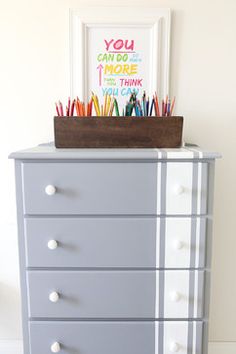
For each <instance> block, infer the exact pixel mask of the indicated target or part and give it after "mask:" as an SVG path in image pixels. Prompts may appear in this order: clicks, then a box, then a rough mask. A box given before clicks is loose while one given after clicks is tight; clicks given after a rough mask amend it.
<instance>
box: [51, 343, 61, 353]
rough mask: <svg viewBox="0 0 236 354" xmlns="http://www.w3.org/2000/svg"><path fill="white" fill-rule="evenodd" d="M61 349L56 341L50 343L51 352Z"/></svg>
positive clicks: (57, 351)
mask: <svg viewBox="0 0 236 354" xmlns="http://www.w3.org/2000/svg"><path fill="white" fill-rule="evenodd" d="M60 350H61V346H60V343H58V342H55V343H53V344H52V345H51V352H52V353H59V352H60Z"/></svg>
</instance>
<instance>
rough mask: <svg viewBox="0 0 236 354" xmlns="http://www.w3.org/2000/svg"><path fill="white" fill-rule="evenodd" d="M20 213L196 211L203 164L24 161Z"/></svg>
mask: <svg viewBox="0 0 236 354" xmlns="http://www.w3.org/2000/svg"><path fill="white" fill-rule="evenodd" d="M22 168H23V200H24V203H23V204H24V213H25V214H35V215H36V214H59V215H60V214H65V215H66V214H72V215H74V214H81V215H86V214H88V215H96V214H100V215H104V214H107V215H109V214H110V215H112V214H120V215H122V214H130V215H135V214H137V215H140V214H141V215H142V214H143V215H145V214H147V215H156V214H158V215H159V214H160V215H172V214H174V215H184V214H186V215H192V214H193V215H199V214H206V212H207V209H206V207H207V198H206V195H207V164H206V163H192V162H178V163H177V162H168V163H154V162H153V163H152V162H148V163H142V162H138V163H127V162H126V163H122V162H115V163H114V162H110V163H103V162H93V163H84V162H83V163H82V162H77V163H63V162H61V163H56V162H55V163H24V164H23V165H22Z"/></svg>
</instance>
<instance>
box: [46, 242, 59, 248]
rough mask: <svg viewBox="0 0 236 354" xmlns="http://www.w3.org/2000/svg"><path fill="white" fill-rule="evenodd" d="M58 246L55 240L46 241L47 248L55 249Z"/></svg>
mask: <svg viewBox="0 0 236 354" xmlns="http://www.w3.org/2000/svg"><path fill="white" fill-rule="evenodd" d="M57 247H58V242H57V241H56V240H50V241H48V248H49V249H50V250H55V249H56V248H57Z"/></svg>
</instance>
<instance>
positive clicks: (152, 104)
mask: <svg viewBox="0 0 236 354" xmlns="http://www.w3.org/2000/svg"><path fill="white" fill-rule="evenodd" d="M153 106H154V98H153V99H152V103H151V108H150V117H151V116H152V110H153Z"/></svg>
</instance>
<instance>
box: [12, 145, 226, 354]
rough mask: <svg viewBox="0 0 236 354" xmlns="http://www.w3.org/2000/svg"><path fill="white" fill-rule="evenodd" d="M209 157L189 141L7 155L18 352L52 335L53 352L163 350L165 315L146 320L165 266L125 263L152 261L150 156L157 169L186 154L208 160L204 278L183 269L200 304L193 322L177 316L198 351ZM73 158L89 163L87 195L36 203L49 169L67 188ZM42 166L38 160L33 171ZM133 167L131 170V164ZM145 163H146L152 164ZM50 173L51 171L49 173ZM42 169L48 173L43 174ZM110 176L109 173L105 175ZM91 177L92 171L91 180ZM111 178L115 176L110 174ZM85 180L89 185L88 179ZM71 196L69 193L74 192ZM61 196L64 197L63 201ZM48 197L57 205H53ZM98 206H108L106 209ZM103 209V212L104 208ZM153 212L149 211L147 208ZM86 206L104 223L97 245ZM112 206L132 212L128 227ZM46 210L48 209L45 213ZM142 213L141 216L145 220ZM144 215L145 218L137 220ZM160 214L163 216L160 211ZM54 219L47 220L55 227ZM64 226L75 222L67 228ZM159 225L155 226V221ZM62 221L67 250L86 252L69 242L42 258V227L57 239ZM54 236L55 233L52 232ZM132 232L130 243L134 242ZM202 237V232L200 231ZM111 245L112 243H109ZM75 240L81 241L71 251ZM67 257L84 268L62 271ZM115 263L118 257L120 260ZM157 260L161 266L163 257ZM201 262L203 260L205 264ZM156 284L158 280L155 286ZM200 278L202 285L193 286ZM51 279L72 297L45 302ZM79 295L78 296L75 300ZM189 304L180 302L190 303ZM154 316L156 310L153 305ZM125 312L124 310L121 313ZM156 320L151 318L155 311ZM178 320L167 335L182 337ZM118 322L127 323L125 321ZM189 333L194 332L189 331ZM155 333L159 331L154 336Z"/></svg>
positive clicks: (34, 348)
mask: <svg viewBox="0 0 236 354" xmlns="http://www.w3.org/2000/svg"><path fill="white" fill-rule="evenodd" d="M218 157H220V155H219V154H217V153H209V152H206V151H204V150H201V149H199V148H198V147H196V146H188V147H185V148H182V149H129V150H127V149H74V150H73V149H64V150H61V149H60V150H57V149H55V148H54V147H53V145H44V146H39V147H37V148H33V149H28V150H25V151H21V152H17V153H13V154H11V156H10V158H15V159H16V160H17V161H16V191H17V217H18V239H19V253H20V254H19V256H20V257H19V258H20V278H21V297H22V319H23V336H24V354H42V353H43V354H47V353H48V354H49V353H51V351H50V345H51V344H52V343H53V342H54V341H55V340H58V339H59V340H62V341H63V345H64V346H62V350H61V353H62V354H85V353H86V354H94V352H96V354H111V353H112V354H120V353H121V352H122V354H143V353H147V354H154V353H155V354H163V353H165V352H166V349H165V344H166V343H165V340H166V339H165V338H166V335H167V333H168V324H169V323H170V322H169V321H164V322H152V319H153V318H154V317H155V310H156V309H157V308H159V309H161V304H163V306H164V305H165V306H166V302H167V298H168V293H166V292H165V289H166V286H167V284H166V283H165V281H166V279H165V278H166V275H167V272H169V271H168V270H166V269H165V270H162V271H160V272H159V273H156V272H154V271H153V270H148V271H147V270H146V271H145V270H141V269H137V270H135V271H132V270H131V269H129V268H132V267H134V268H135V267H136V266H137V267H139V265H140V267H141V268H142V267H143V268H145V264H146V265H148V264H153V261H154V258H153V257H154V250H153V249H155V252H156V247H155V246H156V244H155V245H153V239H154V240H156V239H158V236H157V235H158V233H157V234H156V237H155V238H154V236H153V229H154V224H153V220H154V218H153V217H152V216H153V214H156V213H155V212H156V202H157V201H156V197H157V193H156V185H157V176H156V173H157V171H156V165H157V164H156V162H158V161H162V162H163V164H162V165H163V166H164V165H166V164H165V162H171V161H176V162H178V163H179V164H180V166H179V168H180V169H181V164H182V163H185V162H188V161H194V162H199V161H202V162H206V163H207V164H208V166H209V176H208V186H207V187H208V189H207V193H208V209H204V213H205V212H206V210H207V212H208V215H206V216H205V217H206V220H207V249H206V250H205V254H206V258H207V259H206V260H207V261H206V268H205V270H206V280H205V283H204V282H203V272H202V271H200V270H199V271H196V272H194V275H191V274H193V272H192V271H190V273H188V271H185V272H187V273H188V274H189V279H199V284H200V287H199V288H198V289H196V293H197V294H198V297H199V300H200V301H199V302H200V306H199V308H198V309H197V314H198V315H199V316H201V319H202V321H203V322H200V321H199V322H198V321H193V322H191V321H190V316H189V317H187V318H186V320H188V321H189V322H188V324H187V328H188V331H187V333H186V336H187V337H188V343H190V345H189V347H188V353H189V354H190V353H191V354H207V341H208V315H209V288H210V259H211V235H212V215H211V214H212V195H213V175H214V162H213V160H214V159H215V158H218ZM18 160H20V161H18ZM49 162H50V163H49ZM81 162H83V166H85V165H86V166H89V165H90V166H93V167H91V170H89V168H90V167H86V168H85V169H84V173H83V174H82V175H83V176H82V177H83V183H84V184H83V188H84V189H83V192H86V193H88V199H87V195H86V197H85V199H83V207H81V205H79V206H78V204H77V203H78V200H77V201H75V200H73V197H72V195H70V193H68V192H67V193H66V195H65V194H64V195H60V198H61V199H60V198H59V200H60V203H58V200H57V202H56V203H55V202H54V201H52V200H51V202H48V200H47V199H46V200H47V202H46V203H45V199H44V197H42V195H43V193H42V191H43V189H44V187H45V185H44V182H47V184H49V183H48V181H47V177H48V176H49V177H51V176H56V178H58V180H56V182H57V181H59V186H61V185H62V186H63V185H64V183H66V184H67V183H68V184H67V185H70V186H71V185H72V186H73V183H74V185H76V183H77V181H76V179H77V177H78V176H77V175H76V173H75V174H74V171H75V170H76V171H77V170H78V165H80V167H81ZM72 163H73V164H74V167H73V168H72V170H70V171H68V170H67V169H66V168H67V167H68V166H70V165H72ZM97 164H100V165H99V168H98V169H97V167H96V168H95V165H96V166H97ZM109 165H110V168H111V170H112V171H113V172H112V173H113V175H112V177H113V178H114V181H111V179H110V178H107V179H105V180H104V167H105V166H109ZM137 165H138V166H137ZM22 166H24V168H22ZM26 166H28V167H26ZM42 166H44V168H43V169H42ZM57 166H58V167H57ZM76 166H77V167H76ZM115 166H116V167H115ZM118 166H122V168H121V169H119V168H118ZM126 166H128V167H126ZM134 166H137V167H135V168H133V167H134ZM153 166H155V168H154V167H153ZM113 167H114V168H113ZM141 167H142V168H141ZM106 168H107V169H109V167H105V172H107V171H108V170H107V169H106ZM57 169H58V170H57ZM40 171H41V172H40ZM53 171H55V172H56V174H55V173H54V172H53ZM85 171H86V172H85ZM127 171H128V173H127ZM26 172H27V173H26ZM48 172H50V173H49V175H48ZM110 176H111V175H110V174H109V177H110ZM163 176H164V174H163ZM94 177H96V179H95V178H94ZM117 177H119V178H118V180H117ZM37 178H38V180H37ZM34 180H35V181H36V182H37V181H38V182H39V184H38V185H37V183H36V184H35V183H34ZM94 180H95V183H94ZM73 181H74V182H73ZM127 181H128V186H127V189H126V188H124V190H122V189H121V185H122V186H123V185H124V184H125V182H127ZM134 181H135V183H134ZM52 182H53V181H52ZM88 182H89V183H88ZM91 182H93V186H92V183H91ZM99 182H100V183H99ZM50 183H51V181H50ZM71 183H72V184H71ZM101 184H103V185H104V184H106V185H107V186H106V188H105V189H104V186H103V187H101ZM164 185H165V181H164V183H163V186H164ZM35 186H36V188H35ZM88 187H89V188H88ZM107 187H108V188H107ZM37 188H38V189H37ZM102 188H103V189H102ZM39 189H40V192H39ZM59 191H60V188H59ZM61 191H62V189H61ZM97 191H98V193H97ZM77 192H78V190H77ZM92 192H94V195H92ZM95 192H96V193H97V194H96V193H95ZM104 193H106V195H109V198H107V199H106V200H104ZM95 194H96V196H95ZM57 196H58V195H57ZM79 196H80V195H79ZM97 196H99V197H100V200H99V201H98V198H96V197H97ZM77 197H78V195H77V196H76V198H77ZM83 197H84V196H83ZM48 198H51V197H48ZM63 198H65V199H66V201H65V199H63ZM161 203H162V206H163V205H165V191H163V193H162V201H161ZM55 204H60V205H56V206H55ZM63 204H64V206H63ZM91 205H92V206H91ZM80 208H81V209H80ZM108 209H109V212H107V211H108ZM110 210H111V211H112V212H111V213H110ZM121 210H122V213H121ZM153 210H155V212H154V213H153ZM85 211H86V218H87V219H86V220H87V224H86V225H87V226H85V224H84V225H83V230H84V231H85V230H86V235H85V233H84V234H83V235H81V234H79V235H78V234H77V233H73V230H75V228H76V225H77V222H79V221H82V220H85V218H83V213H84V212H85ZM26 213H27V214H31V213H32V214H34V213H35V216H34V217H29V215H25V214H26ZM50 213H53V214H57V215H55V216H54V217H53V218H51V217H49V216H50V215H49V214H50ZM87 213H88V215H87ZM93 213H95V214H96V213H97V214H99V215H100V219H101V220H103V221H105V220H107V224H106V228H105V230H106V232H105V233H102V229H103V227H101V228H100V227H99V226H97V228H96V229H97V234H98V235H99V236H98V237H99V239H100V242H101V244H100V245H99V240H98V239H96V240H95V239H94V235H92V231H93V227H94V226H93V225H89V222H91V220H93V219H94V216H93V215H91V214H93ZM120 213H121V215H124V214H131V215H135V214H137V215H136V217H135V218H134V219H136V220H137V225H136V226H134V225H133V224H132V226H131V223H130V224H129V219H131V218H130V215H127V217H126V218H125V217H122V218H121V217H120V216H119V217H118V214H120ZM176 213H178V211H176ZM47 214H48V215H49V216H47ZM62 214H63V215H62ZM64 214H65V215H67V217H65V215H64ZM75 214H76V218H75ZM110 214H113V216H110V217H108V215H110ZM142 214H145V216H146V219H145V217H144V215H142ZM60 215H61V217H60ZM105 215H106V216H105ZM138 215H139V216H138ZM46 216H47V217H46ZM113 219H115V220H121V221H122V226H121V224H119V223H118V222H117V224H116V226H112V225H114V224H113V222H112V221H113ZM144 219H145V220H147V221H148V222H147V223H146V221H145V222H143V220H144ZM108 220H109V221H108ZM161 220H165V219H164V218H163V217H161ZM193 220H194V219H193ZM56 221H57V223H56V224H55V222H56ZM42 222H43V226H42ZM74 223H75V224H76V225H74V226H73V224H74ZM101 224H102V222H101ZM193 224H194V222H193ZM55 225H56V227H55ZM68 225H70V226H68ZM88 225H89V226H88ZM161 225H164V224H163V223H161ZM111 227H113V229H114V230H116V231H114V232H113V233H112V236H111V240H109V241H110V243H109V241H108V237H109V236H108V232H109V229H110V228H111ZM66 228H67V230H69V231H70V230H71V234H70V235H69V236H68V237H71V240H74V241H75V244H76V245H77V242H78V246H79V247H78V249H77V251H81V250H82V249H83V247H86V253H84V254H83V257H82V258H81V259H79V254H76V252H75V253H73V255H72V253H71V252H72V249H70V248H67V249H65V248H63V252H64V251H65V253H61V255H60V257H57V256H53V258H51V259H49V257H48V258H47V256H46V254H45V250H44V249H43V243H44V241H46V239H47V237H49V235H48V234H47V236H46V232H47V231H48V232H51V231H52V232H54V231H55V232H56V233H57V235H59V232H60V231H62V232H63V240H64V230H65V229H66ZM103 230H104V229H103ZM122 230H123V232H122ZM140 230H143V231H145V230H146V231H145V232H146V236H145V237H146V239H145V237H144V233H141V231H140ZM163 230H164V229H163ZM119 231H120V232H122V236H119V240H118V234H119ZM76 235H77V236H76ZM91 235H92V236H91ZM120 235H121V233H120ZM164 235H165V233H164V231H162V233H161V240H162V242H161V244H162V246H161V248H160V256H161V254H162V250H163V245H165V242H164V241H165V238H164V237H163V236H164ZM203 236H204V235H203ZM58 237H60V235H59V236H58ZM50 238H51V237H50ZM137 238H138V241H137V242H135V241H136V240H137ZM68 240H69V239H68ZM161 240H160V241H161ZM193 240H194V238H193ZM203 240H205V239H204V238H203ZM80 242H82V244H80ZM96 242H97V243H96ZM203 242H204V241H203ZM112 243H113V244H114V247H113V248H112ZM92 244H94V245H96V247H97V250H99V247H100V252H101V254H100V255H97V252H96V251H95V250H93V251H92V247H91V246H92ZM137 244H138V246H137ZM132 245H133V248H132ZM26 246H27V247H26ZM115 246H116V247H115ZM80 247H82V249H81V250H80ZM101 247H102V248H101ZM122 247H123V252H122ZM103 248H106V252H105V251H104V252H103ZM101 249H102V251H101ZM37 250H38V253H37ZM84 250H85V248H84ZM167 251H168V250H167ZM53 252H54V251H53ZM108 254H109V255H108ZM54 255H55V253H54ZM129 255H131V256H129ZM109 257H110V258H109ZM86 258H87V260H86ZM162 258H163V260H164V259H165V257H161V259H162ZM203 258H204V257H203ZM34 259H35V261H34ZM77 262H78V263H77ZM80 262H81V263H80ZM68 264H69V267H74V266H75V267H80V266H81V267H86V268H88V270H86V271H85V270H84V271H77V270H76V271H75V270H74V271H72V268H71V269H67V268H66V267H67V265H68ZM78 264H79V266H78ZM119 264H121V266H120V265H119ZM135 264H136V266H135ZM163 264H164V265H165V263H163ZM202 264H203V265H205V263H202ZM29 265H31V266H34V267H35V268H34V269H35V270H34V271H33V270H32V271H28V275H29V278H30V279H28V280H27V270H26V267H27V266H29ZM96 266H98V267H101V268H103V267H104V269H103V270H97V271H96V270H92V269H90V270H89V268H93V267H95V268H96ZM116 266H117V267H123V266H124V268H123V270H122V271H121V270H114V269H113V270H112V269H110V270H108V269H109V267H111V268H113V267H114V268H115V267H116ZM37 267H42V268H44V270H40V269H39V268H37ZM51 267H60V269H58V270H56V268H55V269H54V268H51ZM140 267H139V268H140ZM53 269H54V270H53ZM197 272H198V273H197ZM82 274H83V275H82ZM98 274H101V277H100V276H99V277H98ZM106 274H109V276H107V277H106ZM157 274H159V278H160V279H162V281H160V282H158V277H157V276H156V275H157ZM160 274H161V277H160ZM78 275H79V277H78ZM117 275H118V277H117ZM197 275H199V277H197ZM204 284H205V285H204ZM28 285H29V286H28ZM57 285H58V286H57ZM160 285H162V286H163V288H162V289H161V288H160ZM196 285H198V284H196V283H195V286H196ZM203 285H204V288H202V287H203ZM60 286H61V289H63V291H64V289H65V291H66V292H68V294H69V296H70V295H71V294H72V295H73V296H74V297H73V296H72V297H71V298H69V297H66V296H64V298H63V297H61V298H60V300H59V302H58V303H56V304H53V303H50V304H48V303H47V302H49V301H48V295H49V291H51V290H57V289H54V287H58V289H59V290H60ZM191 286H192V282H191V281H189V288H190V290H191ZM78 290H79V292H78ZM203 290H204V291H203ZM79 293H80V296H81V294H82V298H80V297H79V301H78V294H79ZM157 296H161V298H160V299H157ZM81 299H82V300H83V301H82V302H81ZM99 300H100V301H99ZM61 301H62V302H61ZM191 301H192V300H191V299H190V302H191ZM190 302H189V309H191V313H192V309H193V304H192V303H190ZM203 303H204V309H203ZM58 305H59V310H58V309H57V310H55V307H54V308H53V307H52V306H58ZM80 306H81V307H80ZM162 310H163V309H162ZM29 311H30V312H29ZM162 313H164V312H163V311H162ZM32 315H34V317H31V318H30V316H32ZM35 315H37V316H39V318H40V316H42V317H41V321H36V317H35ZM51 316H52V317H54V318H55V319H57V321H56V322H51V320H50V317H51ZM77 316H78V317H79V318H80V319H83V321H77V319H78V318H77ZM90 316H91V317H90ZM92 316H95V317H96V321H93V322H92V321H89V318H90V319H92ZM100 316H102V317H103V316H108V318H112V322H107V321H104V320H105V318H104V319H103V320H102V319H101V318H100ZM113 316H115V317H113ZM127 316H129V317H128V318H127ZM133 316H134V317H133ZM139 316H140V317H139ZM122 317H124V318H127V321H125V322H120V320H121V319H122ZM132 318H133V319H134V321H133V322H132V321H131V319H132ZM139 318H142V319H147V318H149V319H150V321H144V320H143V321H141V322H140V321H139ZM157 318H159V317H158V316H157ZM180 318H181V316H178V317H176V319H178V321H176V322H172V323H173V324H174V327H173V328H175V326H176V331H174V332H176V333H178V332H179V333H182V334H183V333H184V332H183V331H182V328H184V327H185V328H186V323H185V322H184V321H182V320H180ZM63 319H64V320H63ZM65 319H66V320H65ZM69 319H74V320H75V321H73V322H71V321H68V320H69ZM165 319H166V318H165ZM105 324H106V325H105ZM128 324H130V327H129V326H128ZM202 327H203V336H202ZM194 331H196V333H195V332H194ZM158 336H161V337H159V338H158ZM81 338H82V339H81ZM194 338H195V339H194ZM185 339H186V338H185ZM194 340H195V341H196V342H195V347H196V348H197V351H196V353H195V351H194V353H192V343H194V342H193V341H194ZM68 343H69V344H68ZM81 343H82V346H81ZM114 344H115V345H114Z"/></svg>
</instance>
